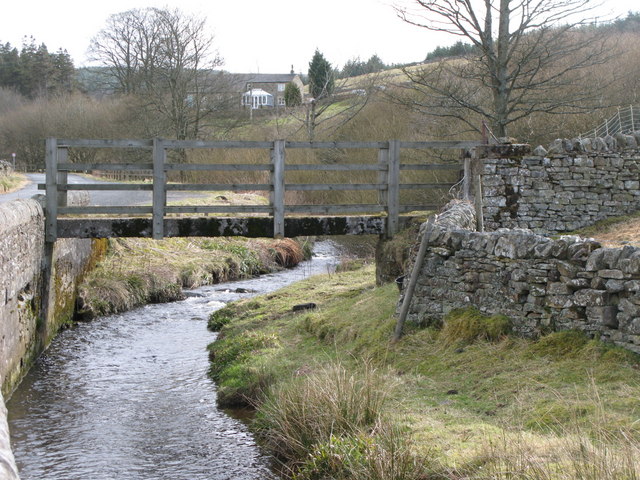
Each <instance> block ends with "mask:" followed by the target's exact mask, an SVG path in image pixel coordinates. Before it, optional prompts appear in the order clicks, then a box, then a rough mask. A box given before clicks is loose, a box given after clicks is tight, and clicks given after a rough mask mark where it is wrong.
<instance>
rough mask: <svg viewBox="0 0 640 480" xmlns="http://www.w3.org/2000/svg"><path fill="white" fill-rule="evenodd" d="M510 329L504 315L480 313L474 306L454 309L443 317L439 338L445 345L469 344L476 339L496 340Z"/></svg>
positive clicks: (509, 324) (507, 319)
mask: <svg viewBox="0 0 640 480" xmlns="http://www.w3.org/2000/svg"><path fill="white" fill-rule="evenodd" d="M510 331H511V320H509V318H507V317H506V316H505V315H492V316H486V315H482V314H481V313H480V311H479V310H478V309H476V308H465V309H456V310H453V311H451V312H449V313H448V314H447V315H446V316H445V318H444V324H443V326H442V330H441V331H440V335H439V338H440V339H441V340H442V342H443V343H445V344H446V345H459V344H469V343H473V342H474V341H476V340H487V341H491V342H492V341H496V340H499V339H500V338H502V337H504V336H505V335H507V334H508V333H509V332H510Z"/></svg>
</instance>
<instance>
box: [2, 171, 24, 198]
mask: <svg viewBox="0 0 640 480" xmlns="http://www.w3.org/2000/svg"><path fill="white" fill-rule="evenodd" d="M25 183H27V178H26V177H25V176H24V175H21V174H19V173H14V174H12V175H0V193H9V192H13V191H14V190H18V189H19V188H22V186H23V185H24V184H25Z"/></svg>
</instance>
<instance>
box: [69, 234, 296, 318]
mask: <svg viewBox="0 0 640 480" xmlns="http://www.w3.org/2000/svg"><path fill="white" fill-rule="evenodd" d="M307 250H308V248H307V247H306V246H305V244H304V242H302V243H300V242H297V241H295V240H291V239H282V240H272V239H246V238H241V237H235V238H222V237H218V238H167V239H164V240H160V241H155V240H150V239H141V238H135V239H125V238H119V239H111V240H109V250H108V253H107V256H106V257H105V258H104V259H103V260H102V261H101V262H100V263H99V264H98V266H97V267H96V268H95V269H94V270H93V271H92V272H91V273H90V274H89V275H88V276H87V278H86V279H85V281H84V282H83V284H82V286H81V287H80V293H79V296H80V300H79V311H78V314H79V315H80V316H81V317H83V318H91V317H94V316H98V315H107V314H111V313H117V312H121V311H125V310H130V309H131V308H134V307H137V306H140V305H144V304H147V303H157V302H167V301H172V300H178V299H181V298H183V294H182V289H183V288H195V287H198V286H201V285H208V284H214V283H219V282H224V281H228V280H236V279H240V278H247V277H251V276H254V275H258V274H261V273H267V272H272V271H276V270H280V269H282V268H285V267H291V266H294V265H296V264H297V263H299V262H300V261H301V260H302V259H303V258H304V257H305V255H306V254H308V251H307Z"/></svg>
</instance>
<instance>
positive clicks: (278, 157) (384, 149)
mask: <svg viewBox="0 0 640 480" xmlns="http://www.w3.org/2000/svg"><path fill="white" fill-rule="evenodd" d="M478 145H479V142H468V141H446V142H405V141H398V140H390V141H365V142H351V141H338V142H293V141H284V140H276V141H273V142H266V141H265V142H263V141H200V140H164V139H153V140H138V139H122V140H95V139H90V140H88V139H55V138H50V139H47V142H46V172H47V177H46V183H45V184H44V185H41V186H40V187H41V188H43V189H45V190H46V194H47V195H46V198H47V203H46V213H47V233H46V239H47V241H54V240H55V239H56V238H57V224H58V215H128V216H132V215H135V216H139V215H142V216H145V215H147V216H148V215H151V219H150V225H151V227H150V228H151V230H152V232H153V237H154V238H162V237H163V236H164V229H165V228H169V227H167V226H166V225H167V224H166V223H165V221H164V219H165V217H166V216H167V215H180V214H190V215H197V214H223V213H224V214H236V215H242V216H246V215H248V216H255V215H259V216H260V215H265V214H266V215H269V216H271V217H273V233H274V235H275V236H280V235H284V234H285V231H286V228H285V220H284V216H285V214H293V215H323V216H324V215H334V216H335V215H341V214H353V213H360V214H368V215H378V216H379V215H380V214H381V213H382V214H383V216H382V217H377V218H384V219H386V228H385V231H386V235H389V236H391V235H393V234H394V233H395V232H396V231H397V229H398V225H399V221H398V215H399V214H401V213H406V212H412V211H419V210H424V209H433V208H436V207H437V205H436V204H433V202H430V203H429V204H426V203H424V204H422V205H419V204H412V205H409V204H401V202H400V198H401V196H400V193H401V191H411V190H413V191H415V190H425V191H427V190H443V189H450V188H451V187H452V183H426V182H425V183H418V182H406V181H405V182H403V181H402V178H409V177H406V175H405V174H404V173H402V174H401V172H410V171H418V172H419V171H449V172H452V171H460V170H461V169H462V164H461V163H459V162H449V163H446V160H445V162H442V161H441V162H440V163H420V162H419V161H416V160H415V159H414V160H413V163H402V162H401V151H402V150H447V149H448V150H460V151H461V153H466V152H468V151H469V150H470V149H473V148H474V147H476V146H478ZM83 148H88V149H127V150H131V149H142V150H148V151H150V152H151V160H152V161H151V162H149V161H146V162H140V163H123V162H116V163H108V162H96V163H88V162H81V163H74V162H70V161H69V160H68V159H69V158H70V153H69V152H75V149H83ZM191 149H260V150H266V151H267V152H268V153H269V160H266V157H265V161H264V162H263V163H255V164H253V163H244V164H243V163H237V164H236V163H233V164H232V163H207V164H200V163H197V164H193V163H172V162H171V161H170V158H171V156H170V155H168V152H169V151H172V150H183V151H184V150H191ZM290 149H312V150H315V149H325V150H326V149H329V150H337V151H345V150H354V149H360V150H374V151H377V152H378V155H377V158H372V161H371V162H370V163H339V162H336V163H327V164H310V163H294V162H287V161H286V152H287V150H290ZM343 153H345V152H337V153H335V154H333V155H342V154H343ZM438 156H439V154H438ZM464 156H468V155H462V154H461V155H460V158H463V157H464ZM93 171H104V172H115V173H116V175H117V174H118V173H125V172H126V173H127V176H125V177H124V178H128V176H133V175H136V176H137V178H138V182H140V180H141V179H143V178H144V177H148V178H149V179H150V180H151V182H146V181H145V182H144V183H88V182H87V183H76V184H70V183H68V181H67V174H68V173H69V172H93ZM137 172H140V173H137ZM174 172H192V175H191V177H188V178H191V179H193V176H194V175H197V174H198V173H199V172H247V173H250V172H253V173H258V174H260V175H259V177H258V178H259V179H260V180H259V181H256V182H255V183H250V182H247V183H222V182H220V183H175V182H173V181H172V182H171V183H169V181H168V180H169V179H171V180H175V178H177V177H176V174H174ZM293 172H309V174H313V175H316V176H317V177H318V179H319V181H318V182H317V183H299V182H288V181H287V179H286V174H287V173H293ZM328 172H334V174H333V175H332V176H331V177H326V180H325V178H323V176H322V175H321V174H323V173H325V174H326V173H328ZM358 172H361V175H362V176H360V174H359V173H358ZM341 173H344V174H349V177H350V178H349V179H347V178H345V181H344V182H335V181H328V180H334V179H335V178H339V176H340V174H341ZM130 174H131V175H130ZM169 174H172V176H171V177H169ZM181 175H182V174H181ZM141 176H143V177H141ZM375 176H377V181H375ZM356 179H357V180H361V181H357V180H356ZM265 180H266V181H265ZM291 180H293V178H291ZM339 180H340V178H339ZM353 180H356V181H355V182H353ZM362 180H363V181H362ZM371 180H373V181H371ZM75 190H88V191H90V192H91V191H104V192H106V191H115V192H118V191H122V192H125V193H124V195H126V192H128V191H148V192H150V193H151V195H150V197H151V198H150V200H151V205H150V206H146V205H137V206H136V205H129V206H84V207H80V206H67V193H68V192H69V191H75ZM177 191H183V192H205V191H234V192H243V191H262V192H269V196H270V199H269V204H268V205H260V204H256V205H185V206H178V205H167V194H168V193H169V192H177ZM288 191H291V192H296V191H303V192H305V191H306V192H345V191H354V192H356V191H372V192H377V196H378V202H377V203H369V204H344V203H343V204H323V205H292V204H288V203H286V202H285V194H286V192H288ZM374 195H375V194H374ZM325 197H326V194H325V196H322V197H318V198H325ZM287 198H288V197H287ZM293 198H295V197H293ZM364 198H366V197H364ZM402 198H404V197H402ZM407 198H408V197H407ZM332 218H334V219H335V218H338V217H332ZM85 219H86V221H87V222H89V221H90V220H91V219H90V218H86V217H85ZM125 220H126V219H125ZM96 221H97V219H96ZM100 221H101V222H102V223H101V225H103V224H104V217H101V219H100ZM332 221H333V220H332ZM354 221H355V220H353V219H351V220H350V222H354ZM356 223H357V222H356ZM75 225H78V224H75ZM172 225H173V224H172ZM301 225H304V222H302V223H301ZM74 228H75V227H74ZM171 228H173V227H171ZM376 228H378V227H376ZM144 231H148V229H147V230H144ZM225 231H226V230H225ZM67 233H68V232H67ZM92 234H95V232H94V233H92ZM172 234H173V233H172Z"/></svg>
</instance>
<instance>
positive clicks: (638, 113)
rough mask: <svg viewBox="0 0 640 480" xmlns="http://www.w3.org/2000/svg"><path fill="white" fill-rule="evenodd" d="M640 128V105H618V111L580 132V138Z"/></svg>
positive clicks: (602, 135) (633, 130)
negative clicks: (596, 124) (594, 126)
mask: <svg viewBox="0 0 640 480" xmlns="http://www.w3.org/2000/svg"><path fill="white" fill-rule="evenodd" d="M636 130H640V107H638V106H635V107H634V106H633V105H629V106H628V107H618V111H617V112H616V113H615V114H613V115H612V116H611V117H610V118H607V119H605V121H604V122H603V123H601V124H600V125H599V126H597V127H596V128H594V129H593V130H589V131H588V132H585V133H582V134H580V135H579V136H580V138H582V137H588V138H595V137H606V136H607V135H615V134H616V133H631V132H635V131H636Z"/></svg>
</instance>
